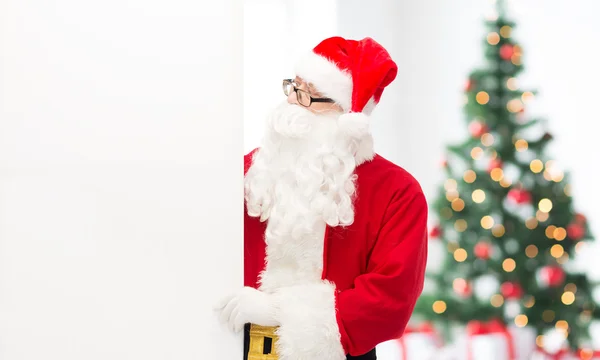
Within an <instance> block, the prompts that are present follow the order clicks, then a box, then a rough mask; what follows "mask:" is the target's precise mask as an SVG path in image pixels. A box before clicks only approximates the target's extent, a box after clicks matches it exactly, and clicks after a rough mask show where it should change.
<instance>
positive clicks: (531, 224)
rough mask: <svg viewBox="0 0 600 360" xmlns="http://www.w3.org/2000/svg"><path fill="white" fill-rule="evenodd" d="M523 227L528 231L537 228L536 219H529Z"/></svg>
mask: <svg viewBox="0 0 600 360" xmlns="http://www.w3.org/2000/svg"><path fill="white" fill-rule="evenodd" d="M525 226H526V227H527V228H528V229H529V230H533V229H535V228H536V227H537V226H538V220H537V219H536V218H529V219H527V220H526V221H525Z"/></svg>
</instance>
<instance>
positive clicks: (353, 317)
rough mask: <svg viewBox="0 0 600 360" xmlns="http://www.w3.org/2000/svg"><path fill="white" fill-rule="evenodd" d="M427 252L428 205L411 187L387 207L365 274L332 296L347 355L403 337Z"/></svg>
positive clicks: (421, 281)
mask: <svg viewBox="0 0 600 360" xmlns="http://www.w3.org/2000/svg"><path fill="white" fill-rule="evenodd" d="M427 250H428V248H427V202H426V199H425V196H424V195H423V192H422V191H421V189H420V187H418V186H416V187H415V188H413V189H412V190H407V191H405V192H404V193H403V194H401V195H399V196H397V197H396V198H395V199H393V201H392V202H391V203H390V205H389V206H388V208H387V210H386V212H385V219H384V223H383V226H382V228H381V229H380V233H379V236H378V238H377V240H376V243H375V246H374V248H373V251H372V254H371V257H370V259H369V264H368V271H367V273H365V274H364V275H361V276H359V277H358V278H356V280H355V283H354V287H353V288H351V289H348V290H345V291H342V292H337V293H336V299H335V301H336V308H337V313H336V320H337V323H338V328H339V331H340V334H341V342H342V346H343V348H344V351H345V352H346V354H350V355H354V356H356V355H361V354H364V353H366V352H368V351H370V350H371V349H373V348H374V347H375V346H376V345H377V344H379V343H382V342H384V341H387V340H391V339H393V338H397V337H399V336H401V335H402V333H403V331H404V329H405V327H406V325H407V323H408V320H409V319H410V317H411V314H412V312H413V309H414V306H415V303H416V301H417V299H418V297H419V296H420V294H421V292H422V290H423V283H424V278H425V266H426V262H427Z"/></svg>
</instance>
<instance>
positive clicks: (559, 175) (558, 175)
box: [552, 171, 565, 183]
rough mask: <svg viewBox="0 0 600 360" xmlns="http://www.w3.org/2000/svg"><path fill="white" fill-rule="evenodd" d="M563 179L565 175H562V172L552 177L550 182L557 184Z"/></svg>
mask: <svg viewBox="0 0 600 360" xmlns="http://www.w3.org/2000/svg"><path fill="white" fill-rule="evenodd" d="M564 178H565V173H563V172H562V171H559V172H557V173H555V174H553V175H552V181H554V182H557V183H558V182H561V181H563V179H564Z"/></svg>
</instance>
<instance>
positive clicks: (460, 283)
mask: <svg viewBox="0 0 600 360" xmlns="http://www.w3.org/2000/svg"><path fill="white" fill-rule="evenodd" d="M452 287H453V288H454V292H455V293H456V294H457V295H459V296H462V297H469V296H471V294H472V293H473V287H472V286H471V284H470V283H469V282H468V281H466V280H465V279H460V278H459V279H454V282H453V283H452Z"/></svg>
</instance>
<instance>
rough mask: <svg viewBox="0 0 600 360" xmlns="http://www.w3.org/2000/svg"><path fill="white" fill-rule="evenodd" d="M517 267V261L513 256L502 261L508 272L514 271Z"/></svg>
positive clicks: (503, 267)
mask: <svg viewBox="0 0 600 360" xmlns="http://www.w3.org/2000/svg"><path fill="white" fill-rule="evenodd" d="M516 267H517V263H516V262H515V261H514V260H513V259H511V258H508V259H505V260H504V261H503V262H502V269H504V271H506V272H513V271H514V270H515V268H516Z"/></svg>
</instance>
